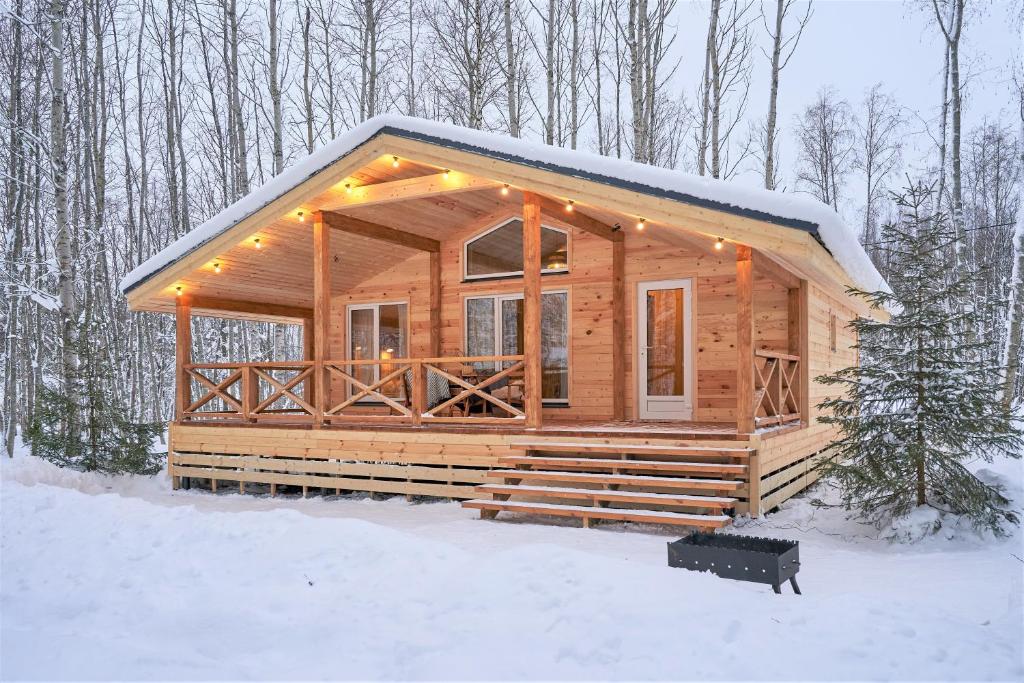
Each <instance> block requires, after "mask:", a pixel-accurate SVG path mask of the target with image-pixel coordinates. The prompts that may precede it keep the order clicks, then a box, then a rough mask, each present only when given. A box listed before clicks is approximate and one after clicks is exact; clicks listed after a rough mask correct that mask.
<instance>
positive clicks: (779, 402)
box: [754, 350, 800, 427]
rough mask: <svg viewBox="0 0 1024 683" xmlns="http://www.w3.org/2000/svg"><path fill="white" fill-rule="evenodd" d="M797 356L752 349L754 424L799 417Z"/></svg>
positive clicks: (776, 423)
mask: <svg viewBox="0 0 1024 683" xmlns="http://www.w3.org/2000/svg"><path fill="white" fill-rule="evenodd" d="M799 387H800V356H794V355H792V354H789V353H778V352H776V351H764V350H756V351H754V424H755V426H757V427H765V426H769V425H783V424H787V423H789V422H797V421H799V420H800V400H799V395H798V392H799Z"/></svg>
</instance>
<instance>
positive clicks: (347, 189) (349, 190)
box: [345, 183, 352, 194]
mask: <svg viewBox="0 0 1024 683" xmlns="http://www.w3.org/2000/svg"><path fill="white" fill-rule="evenodd" d="M345 192H347V193H348V194H352V183H345Z"/></svg>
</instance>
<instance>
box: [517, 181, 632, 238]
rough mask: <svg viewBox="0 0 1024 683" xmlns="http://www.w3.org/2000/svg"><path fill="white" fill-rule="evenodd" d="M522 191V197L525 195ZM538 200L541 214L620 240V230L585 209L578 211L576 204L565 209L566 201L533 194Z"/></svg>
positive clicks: (586, 230)
mask: <svg viewBox="0 0 1024 683" xmlns="http://www.w3.org/2000/svg"><path fill="white" fill-rule="evenodd" d="M525 194H526V193H525V192H524V197H525ZM534 196H536V197H538V199H539V200H540V212H541V214H543V215H547V216H550V217H551V218H555V219H557V220H560V221H562V222H563V223H568V224H569V225H571V226H573V227H574V228H579V229H580V230H583V231H584V232H588V233H590V234H591V235H596V236H597V237H601V238H603V239H606V240H612V241H614V240H621V239H622V230H621V229H616V228H614V227H612V226H610V225H605V224H604V223H602V222H601V221H599V220H597V219H596V218H592V217H590V216H588V215H587V214H586V212H585V211H580V208H579V207H578V206H576V205H572V207H573V209H572V211H566V210H565V207H566V203H565V202H560V201H558V200H556V199H551V198H550V197H543V196H540V195H534Z"/></svg>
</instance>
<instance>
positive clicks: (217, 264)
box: [213, 261, 220, 273]
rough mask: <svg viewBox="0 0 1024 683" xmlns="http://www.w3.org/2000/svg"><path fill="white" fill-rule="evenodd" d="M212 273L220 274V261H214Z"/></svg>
mask: <svg viewBox="0 0 1024 683" xmlns="http://www.w3.org/2000/svg"><path fill="white" fill-rule="evenodd" d="M213 272H215V273H219V272H220V261H214V262H213Z"/></svg>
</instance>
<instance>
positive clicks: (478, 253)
mask: <svg viewBox="0 0 1024 683" xmlns="http://www.w3.org/2000/svg"><path fill="white" fill-rule="evenodd" d="M462 261H463V267H464V270H465V273H464V274H465V277H466V279H467V280H472V279H479V278H487V277H506V276H509V275H522V274H523V221H522V220H520V219H518V218H512V219H509V220H507V221H505V222H504V223H502V224H500V225H498V226H496V227H494V228H491V229H490V230H488V231H487V232H485V233H483V234H482V235H479V236H477V237H475V238H473V239H471V240H469V241H468V242H466V244H465V248H464V253H463V259H462ZM540 262H541V271H542V272H545V273H565V272H568V270H569V235H568V233H566V232H564V231H562V230H557V229H555V228H549V227H547V226H542V227H541V232H540Z"/></svg>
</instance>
